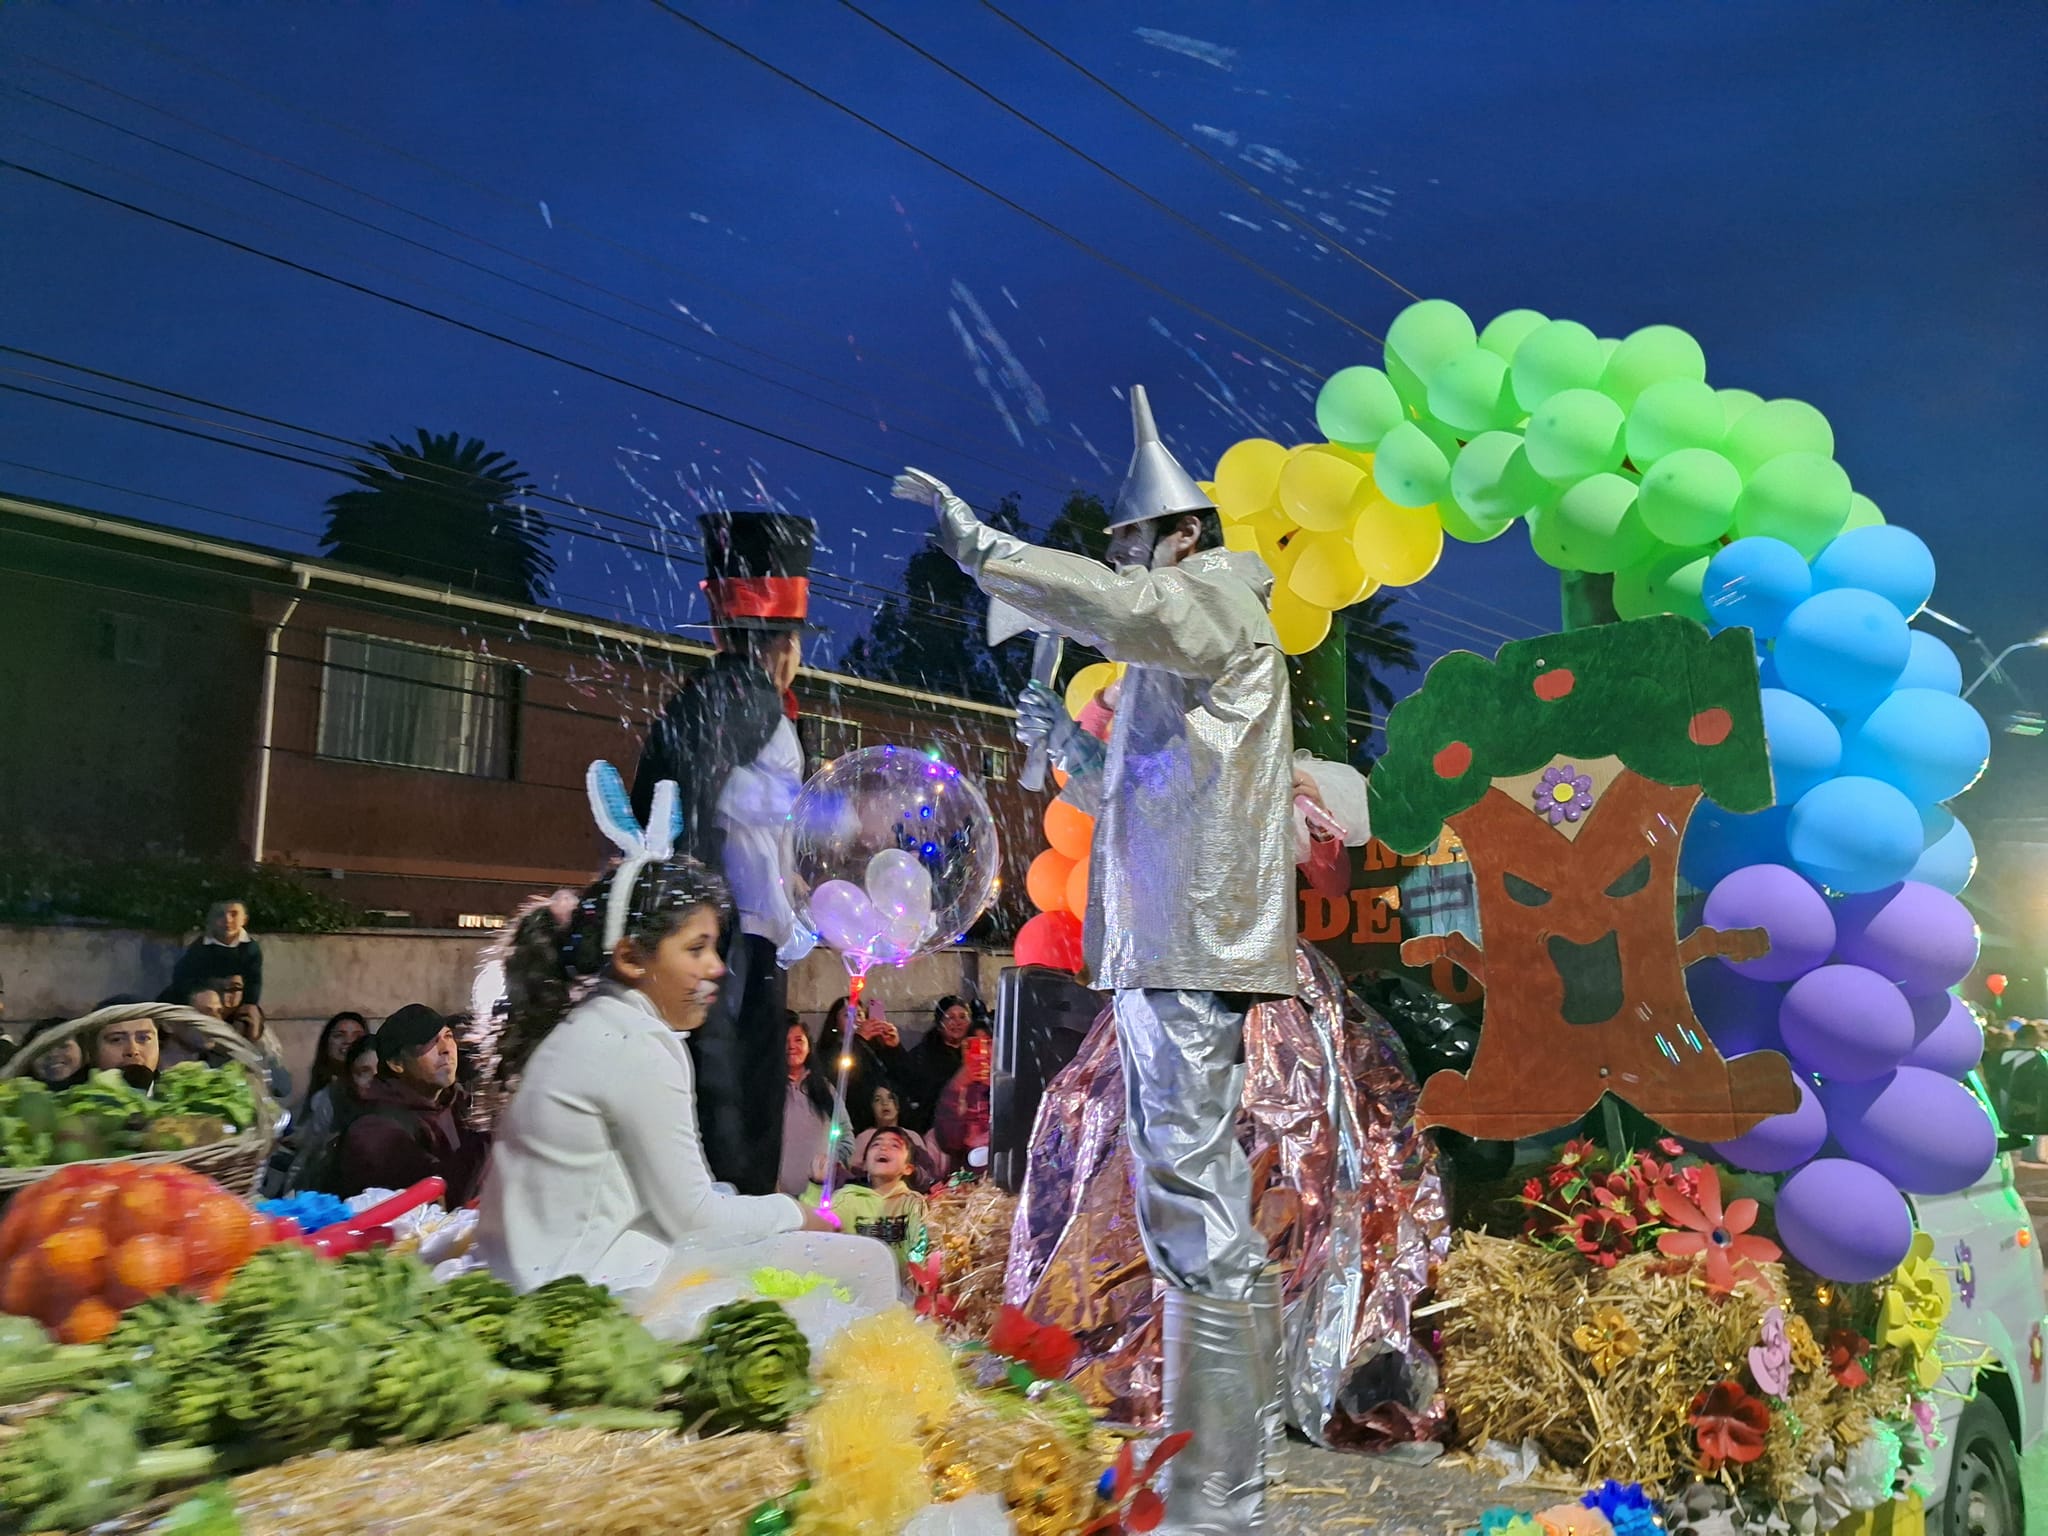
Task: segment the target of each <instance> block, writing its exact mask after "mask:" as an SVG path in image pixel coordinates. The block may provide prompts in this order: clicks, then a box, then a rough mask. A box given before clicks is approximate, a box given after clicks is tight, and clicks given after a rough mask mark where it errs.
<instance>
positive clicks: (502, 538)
mask: <svg viewBox="0 0 2048 1536" xmlns="http://www.w3.org/2000/svg"><path fill="white" fill-rule="evenodd" d="M349 479H350V480H352V481H354V482H355V485H356V489H354V490H350V491H342V492H340V493H339V494H337V495H335V496H333V497H331V498H330V499H329V500H328V503H327V528H326V531H325V533H324V534H322V536H321V540H320V542H321V547H322V548H323V549H324V550H325V551H326V552H327V553H328V554H329V555H330V556H331V557H333V558H334V559H336V560H340V561H344V562H346V563H347V564H349V565H360V566H366V567H368V568H369V569H371V570H378V571H385V572H388V573H390V574H391V575H394V576H409V577H414V578H416V579H418V580H421V581H429V582H435V583H439V584H442V585H453V586H458V587H466V588H468V589H469V590H471V591H473V592H482V593H485V594H486V595H488V596H491V597H501V598H506V599H508V600H511V601H514V602H539V601H540V600H541V599H543V598H544V597H546V595H547V590H548V578H549V577H550V576H552V575H553V574H554V569H555V560H554V556H553V555H552V554H550V553H549V552H548V534H549V527H548V521H547V519H546V517H545V516H543V515H542V514H541V513H540V512H539V511H537V510H535V509H534V508H532V507H530V506H527V505H525V504H524V498H525V497H526V495H527V494H528V493H529V492H530V491H531V490H532V489H533V482H532V481H531V480H529V479H528V478H527V476H526V472H525V471H524V470H522V469H521V468H520V467H519V465H518V464H517V463H515V462H514V461H513V460H512V459H510V458H508V457H507V456H506V455H504V454H502V453H497V452H494V451H492V450H490V449H487V448H485V447H484V445H483V443H482V441H481V440H480V439H478V438H474V437H472V438H468V439H464V438H463V437H462V436H461V435H460V434H458V433H455V432H449V433H445V434H443V435H442V436H439V437H433V436H430V435H428V433H427V432H426V431H425V430H424V429H419V431H418V441H417V442H416V443H410V444H408V443H404V442H401V441H399V440H397V439H393V440H392V441H390V442H388V443H373V444H371V445H370V454H369V457H367V458H362V459H352V460H350V461H349Z"/></svg>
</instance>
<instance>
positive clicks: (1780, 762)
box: [1764, 688, 1842, 805]
mask: <svg viewBox="0 0 2048 1536" xmlns="http://www.w3.org/2000/svg"><path fill="white" fill-rule="evenodd" d="M1764 742H1765V744H1766V745H1767V746H1769V748H1770V752H1771V779H1772V781H1773V783H1774V784H1775V785H1776V787H1777V803H1778V804H1779V805H1790V804H1791V803H1792V802H1793V801H1795V800H1797V799H1798V798H1799V797H1800V796H1801V795H1803V794H1805V793H1806V792H1807V791H1808V790H1809V789H1811V788H1813V786H1814V785H1816V784H1818V783H1820V782H1821V781H1822V780H1823V779H1831V778H1833V777H1834V776H1835V774H1836V772H1837V771H1838V770H1839V768H1840V766H1841V762H1842V733H1841V732H1840V731H1838V730H1836V729H1835V722H1834V721H1832V720H1830V719H1829V718H1828V717H1827V716H1826V714H1824V713H1823V712H1822V711H1821V710H1820V709H1819V708H1817V707H1816V706H1814V705H1812V704H1809V703H1807V702H1806V700H1804V699H1802V698H1800V697H1799V695H1798V694H1796V693H1787V692H1785V690H1784V689H1782V688H1766V689H1765V690H1764Z"/></svg>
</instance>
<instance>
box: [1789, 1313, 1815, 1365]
mask: <svg viewBox="0 0 2048 1536" xmlns="http://www.w3.org/2000/svg"><path fill="white" fill-rule="evenodd" d="M1785 1337H1786V1338H1787V1339H1788V1340H1789V1341H1790V1342H1791V1345H1792V1369H1793V1371H1794V1372H1795V1373H1796V1374H1798V1375H1801V1376H1805V1375H1809V1374H1811V1373H1812V1372H1814V1371H1817V1370H1819V1369H1820V1368H1821V1353H1820V1345H1819V1344H1817V1343H1816V1342H1815V1341H1814V1337H1813V1329H1812V1328H1811V1327H1809V1326H1808V1325H1807V1321H1806V1319H1805V1318H1803V1317H1801V1316H1800V1315H1799V1314H1798V1313H1797V1312H1794V1313H1793V1314H1792V1315H1791V1316H1790V1317H1788V1318H1786V1319H1785Z"/></svg>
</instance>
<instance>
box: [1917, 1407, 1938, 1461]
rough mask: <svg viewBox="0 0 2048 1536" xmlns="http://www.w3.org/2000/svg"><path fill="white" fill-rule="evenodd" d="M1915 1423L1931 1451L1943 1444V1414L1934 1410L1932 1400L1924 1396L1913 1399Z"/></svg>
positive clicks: (1922, 1439) (1923, 1441)
mask: <svg viewBox="0 0 2048 1536" xmlns="http://www.w3.org/2000/svg"><path fill="white" fill-rule="evenodd" d="M1913 1423H1914V1426H1915V1427H1916V1428H1918V1429H1919V1431H1920V1439H1921V1442H1922V1443H1923V1444H1925V1445H1926V1447H1927V1449H1929V1450H1930V1451H1931V1450H1933V1449H1934V1448H1935V1447H1937V1446H1938V1445H1940V1444H1941V1416H1940V1415H1939V1414H1937V1413H1936V1412H1935V1411H1934V1404H1933V1402H1932V1401H1931V1400H1929V1399H1927V1398H1924V1397H1916V1398H1914V1399H1913Z"/></svg>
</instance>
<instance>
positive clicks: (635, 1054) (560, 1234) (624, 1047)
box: [477, 985, 803, 1291]
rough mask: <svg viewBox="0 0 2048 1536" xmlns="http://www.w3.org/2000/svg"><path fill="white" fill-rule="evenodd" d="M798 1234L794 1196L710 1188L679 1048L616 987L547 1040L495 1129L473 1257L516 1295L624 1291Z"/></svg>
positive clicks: (648, 1007)
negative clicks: (721, 1253) (561, 1285)
mask: <svg viewBox="0 0 2048 1536" xmlns="http://www.w3.org/2000/svg"><path fill="white" fill-rule="evenodd" d="M802 1225H803V1212H802V1211H801V1210H800V1209H799V1208H798V1206H797V1203H796V1202H795V1201H794V1200H792V1199H790V1198H789V1197H788V1196H786V1195H761V1196H749V1195H731V1194H725V1193H722V1192H720V1191H719V1190H716V1189H714V1188H713V1187H712V1181H711V1172H710V1169H709V1168H708V1167H706V1165H705V1162H704V1144H703V1142H702V1141H701V1140H700V1139H699V1137H698V1134H697V1090H696V1077H695V1075H694V1073H693V1072H692V1070H691V1067H690V1052H689V1049H688V1047H687V1046H686V1045H685V1044H684V1042H683V1037H682V1036H681V1035H679V1034H677V1033H676V1032H675V1031H674V1030H672V1029H670V1028H669V1027H668V1025H667V1024H666V1023H664V1022H663V1021H662V1019H661V1018H660V1016H659V1015H658V1014H656V1013H655V1011H654V1007H653V1005H652V1004H650V1003H648V1002H647V1001H646V999H644V998H643V997H642V996H641V995H640V994H639V993H637V992H633V991H630V990H628V989H625V988H620V987H612V986H609V985H608V986H605V987H601V988H600V989H599V990H598V991H597V992H595V993H593V994H592V995H591V996H590V997H588V998H586V999H585V1000H584V1001H583V1002H581V1003H579V1004H578V1005H577V1006H576V1007H575V1008H574V1009H573V1010H571V1012H570V1014H569V1016H568V1017H567V1018H566V1019H564V1020H563V1021H562V1022H561V1023H560V1024H558V1025H557V1026H555V1029H554V1031H553V1032H552V1033H551V1034H550V1035H549V1036H548V1037H547V1038H546V1039H545V1040H543V1041H541V1043H540V1045H539V1047H538V1048H537V1049H536V1050H535V1051H534V1053H533V1058H532V1060H530V1061H529V1062H528V1063H527V1065H526V1071H525V1073H524V1074H523V1075H522V1076H521V1079H520V1083H519V1089H518V1091H517V1092H516V1093H515V1094H514V1095H513V1097H512V1102H511V1104H510V1105H508V1106H507V1107H506V1109H505V1111H504V1113H503V1114H502V1115H501V1116H500V1117H499V1119H498V1127H497V1140H496V1144H495V1145H494V1146H493V1148H492V1151H491V1167H490V1172H489V1175H488V1176H487V1177H486V1179H485V1180H484V1194H483V1211H482V1216H481V1218H480V1220H479V1222H478V1225H477V1245H478V1250H479V1252H480V1253H481V1254H482V1256H483V1259H484V1262H485V1263H486V1264H488V1265H490V1267H491V1271H492V1272H493V1273H494V1274H496V1275H497V1276H498V1277H499V1278H500V1279H503V1280H505V1281H507V1282H508V1283H509V1284H511V1285H512V1286H514V1287H515V1288H517V1289H518V1290H521V1291H528V1290H532V1289H533V1288H534V1287H535V1286H539V1285H544V1284H546V1283H547V1282H548V1281H550V1280H553V1279H555V1278H557V1277H558V1276H561V1275H582V1276H583V1277H584V1278H585V1279H588V1280H591V1281H593V1282H595V1283H598V1284H612V1285H619V1286H624V1285H630V1284H633V1283H636V1282H638V1281H642V1280H644V1279H646V1278H647V1277H648V1275H649V1273H650V1271H651V1270H652V1269H655V1268H658V1267H659V1266H660V1264H661V1263H662V1262H663V1261H665V1260H666V1259H667V1257H668V1255H669V1254H670V1252H671V1251H672V1250H674V1249H677V1248H696V1247H701V1248H707V1249H708V1248H714V1247H724V1246H728V1245H732V1244H738V1243H746V1242H752V1241H754V1240H756V1239H759V1238H762V1237H766V1236H769V1235H770V1234H773V1233H778V1232H793V1231H796V1230H798V1229H799V1228H800V1227H802Z"/></svg>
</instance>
